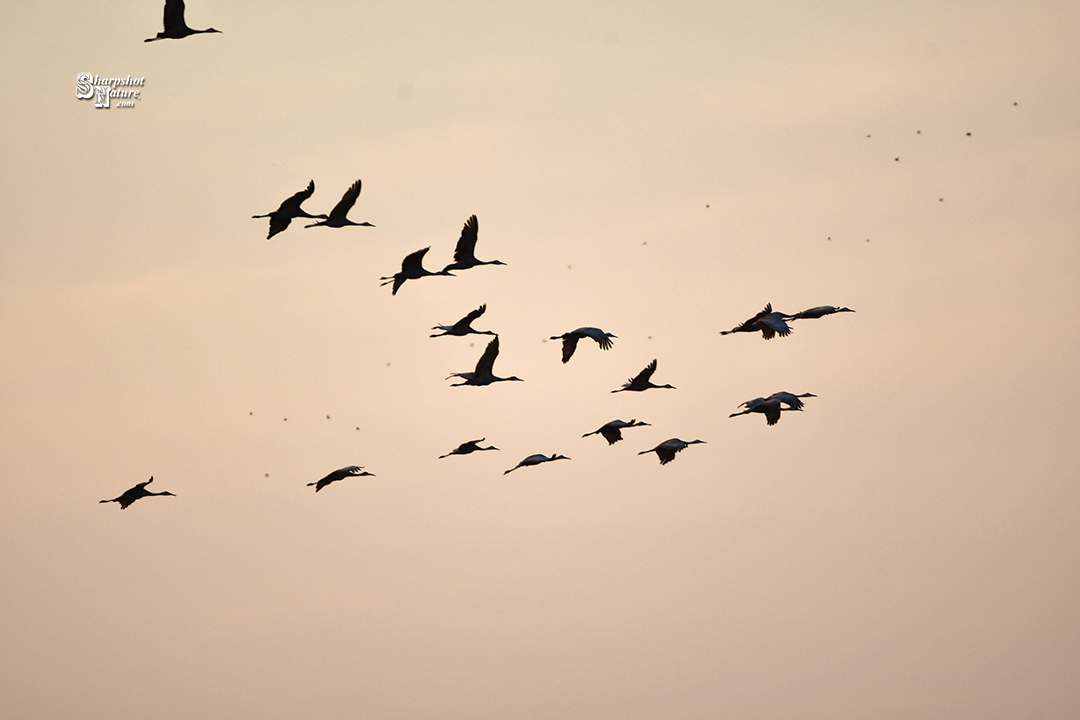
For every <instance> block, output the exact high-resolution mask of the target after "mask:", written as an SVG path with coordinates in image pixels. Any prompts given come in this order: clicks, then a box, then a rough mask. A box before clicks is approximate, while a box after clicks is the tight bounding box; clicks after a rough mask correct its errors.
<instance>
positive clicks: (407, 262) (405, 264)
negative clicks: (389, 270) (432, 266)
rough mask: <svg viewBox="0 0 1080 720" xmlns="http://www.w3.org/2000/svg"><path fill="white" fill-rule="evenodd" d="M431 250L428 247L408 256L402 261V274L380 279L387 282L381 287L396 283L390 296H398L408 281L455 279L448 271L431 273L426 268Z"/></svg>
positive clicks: (398, 273)
mask: <svg viewBox="0 0 1080 720" xmlns="http://www.w3.org/2000/svg"><path fill="white" fill-rule="evenodd" d="M430 249H431V248H430V247H426V248H424V249H423V250H417V251H416V252H414V253H409V254H408V255H406V256H405V259H404V260H402V261H401V272H397V273H394V274H393V275H391V276H390V277H381V278H379V279H380V280H384V281H385V282H383V283H381V284H380V285H379V287H382V286H383V285H389V284H390V283H394V287H393V289H392V290H391V291H390V294H391V295H397V291H398V288H399V287H401V286H402V284H403V283H404V282H405V281H406V280H418V279H420V278H422V277H426V276H428V275H450V277H453V275H451V274H450V273H449V272H447V271H446V270H440V271H439V272H431V271H430V270H427V269H426V268H424V255H425V254H426V253H427V251H428V250H430Z"/></svg>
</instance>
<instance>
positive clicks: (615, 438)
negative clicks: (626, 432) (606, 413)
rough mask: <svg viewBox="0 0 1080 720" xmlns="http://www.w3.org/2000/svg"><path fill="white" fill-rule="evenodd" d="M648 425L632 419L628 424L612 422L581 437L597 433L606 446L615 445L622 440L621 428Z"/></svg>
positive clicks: (619, 421)
mask: <svg viewBox="0 0 1080 720" xmlns="http://www.w3.org/2000/svg"><path fill="white" fill-rule="evenodd" d="M648 424H649V423H647V422H638V421H637V420H634V419H631V420H630V422H626V421H625V420H612V421H611V422H609V423H604V424H603V425H602V426H601V427H600V429H598V430H593V431H592V432H590V433H585V434H584V435H582V436H581V437H589V436H590V435H596V434H597V433H599V434H601V435H603V436H604V439H605V440H607V441H608V445H614V444H615V443H617V442H619V441H620V440H622V430H623V428H632V427H642V426H645V425H648Z"/></svg>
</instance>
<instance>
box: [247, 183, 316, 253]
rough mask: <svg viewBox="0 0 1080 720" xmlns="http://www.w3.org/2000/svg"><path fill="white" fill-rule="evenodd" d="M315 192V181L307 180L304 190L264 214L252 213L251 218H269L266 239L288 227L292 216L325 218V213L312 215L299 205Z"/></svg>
mask: <svg viewBox="0 0 1080 720" xmlns="http://www.w3.org/2000/svg"><path fill="white" fill-rule="evenodd" d="M314 192H315V181H314V180H311V181H310V182H308V186H307V189H306V190H301V191H300V192H298V193H296V194H295V195H293V196H292V197H290V198H288V199H286V200H285V201H284V202H282V203H281V205H280V206H278V209H277V210H275V211H274V212H271V213H267V214H266V215H252V216H251V217H252V218H270V234H269V235H267V236H266V239H267V240H269V239H270V238H272V237H274V236H275V235H277V234H278V233H279V232H281V231H282V230H284V229H285V228H287V227H289V223H291V222H292V221H293V218H298V217H306V218H313V219H316V220H318V219H319V218H322V219H323V220H325V219H326V215H312V214H310V213H308V212H307V211H306V210H304V209H303V208H301V207H300V203H302V202H304V201H305V200H307V199H308V198H309V197H311V195H312V193H314Z"/></svg>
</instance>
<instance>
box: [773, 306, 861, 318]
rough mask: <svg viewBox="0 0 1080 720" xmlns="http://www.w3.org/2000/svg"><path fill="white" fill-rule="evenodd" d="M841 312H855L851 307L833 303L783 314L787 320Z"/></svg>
mask: <svg viewBox="0 0 1080 720" xmlns="http://www.w3.org/2000/svg"><path fill="white" fill-rule="evenodd" d="M841 312H855V311H854V310H852V309H851V308H846V307H835V306H833V305H819V306H818V307H812V308H810V309H809V310H803V311H802V312H797V313H795V314H794V315H785V316H784V317H785V318H786V319H788V320H813V319H816V318H819V317H824V316H826V315H832V314H833V313H841Z"/></svg>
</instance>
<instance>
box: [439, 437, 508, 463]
mask: <svg viewBox="0 0 1080 720" xmlns="http://www.w3.org/2000/svg"><path fill="white" fill-rule="evenodd" d="M485 439H486V438H480V439H479V440H470V441H469V442H463V443H461V444H460V445H458V446H457V447H456V448H454V449H453V450H451V451H450V452H448V453H446V454H445V455H440V456H439V459H440V460H442V459H443V458H446V457H450V456H451V455H468V454H469V453H474V452H477V451H480V450H498V449H499V448H497V447H495V446H494V445H492V446H491V447H480V443H482V442H484V440H485Z"/></svg>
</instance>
